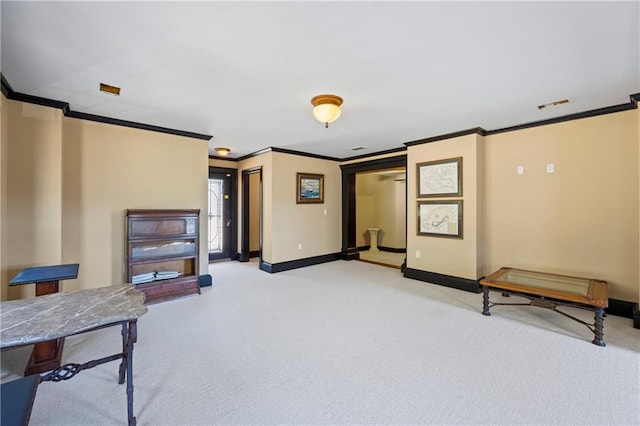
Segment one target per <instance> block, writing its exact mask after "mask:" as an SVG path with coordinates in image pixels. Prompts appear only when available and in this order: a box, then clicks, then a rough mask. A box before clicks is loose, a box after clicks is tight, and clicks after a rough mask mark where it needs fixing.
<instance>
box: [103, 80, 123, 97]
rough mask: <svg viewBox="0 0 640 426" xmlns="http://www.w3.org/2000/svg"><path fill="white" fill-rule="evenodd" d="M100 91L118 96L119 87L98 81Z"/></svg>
mask: <svg viewBox="0 0 640 426" xmlns="http://www.w3.org/2000/svg"><path fill="white" fill-rule="evenodd" d="M100 91H101V92H105V93H110V94H112V95H116V96H120V88H119V87H116V86H110V85H108V84H104V83H100Z"/></svg>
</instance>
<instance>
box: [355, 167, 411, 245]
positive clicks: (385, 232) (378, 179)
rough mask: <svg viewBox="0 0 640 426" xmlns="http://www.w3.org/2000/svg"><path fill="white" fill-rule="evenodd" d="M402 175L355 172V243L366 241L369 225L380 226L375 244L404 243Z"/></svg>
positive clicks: (367, 241)
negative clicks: (400, 177)
mask: <svg viewBox="0 0 640 426" xmlns="http://www.w3.org/2000/svg"><path fill="white" fill-rule="evenodd" d="M399 176H402V178H403V179H404V175H382V174H377V173H358V174H357V175H356V245H357V246H358V247H361V246H365V245H369V244H370V241H369V240H370V237H369V232H368V228H380V233H379V235H378V245H380V246H383V247H389V248H405V247H406V229H405V226H406V221H405V218H406V205H407V202H406V195H405V194H406V188H405V186H406V182H398V181H396V178H398V177H399Z"/></svg>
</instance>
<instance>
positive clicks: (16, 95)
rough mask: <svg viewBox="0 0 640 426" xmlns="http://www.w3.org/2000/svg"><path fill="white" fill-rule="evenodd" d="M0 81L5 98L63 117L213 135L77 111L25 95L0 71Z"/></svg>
mask: <svg viewBox="0 0 640 426" xmlns="http://www.w3.org/2000/svg"><path fill="white" fill-rule="evenodd" d="M0 81H1V85H2V93H3V94H4V95H5V97H6V98H7V99H11V100H14V101H20V102H26V103H30V104H36V105H42V106H46V107H51V108H58V109H61V110H62V113H63V114H64V116H65V117H70V118H78V119H81V120H88V121H95V122H98V123H106V124H113V125H116V126H123V127H130V128H133V129H141V130H148V131H151V132H159V133H166V134H170V135H176V136H184V137H187V138H194V139H201V140H207V141H208V140H210V139H211V138H212V137H213V136H211V135H205V134H202V133H194V132H187V131H185V130H177V129H170V128H167V127H160V126H153V125H150V124H144V123H137V122H134V121H127V120H120V119H118V118H111V117H104V116H102V115H95V114H87V113H84V112H79V111H72V110H71V108H69V103H68V102H62V101H56V100H53V99H47V98H41V97H39V96H32V95H27V94H24V93H20V92H16V91H14V90H13V88H12V87H11V85H10V84H9V82H8V81H7V79H6V78H5V77H4V74H2V73H0Z"/></svg>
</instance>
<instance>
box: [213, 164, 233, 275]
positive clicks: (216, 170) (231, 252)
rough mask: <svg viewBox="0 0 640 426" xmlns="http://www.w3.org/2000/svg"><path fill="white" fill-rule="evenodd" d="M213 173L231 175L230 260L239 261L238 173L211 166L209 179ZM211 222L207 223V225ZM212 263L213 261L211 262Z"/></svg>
mask: <svg viewBox="0 0 640 426" xmlns="http://www.w3.org/2000/svg"><path fill="white" fill-rule="evenodd" d="M211 173H222V174H229V175H231V176H230V177H229V180H230V181H231V188H229V197H230V198H231V199H230V201H231V203H230V204H231V206H230V207H229V208H230V210H231V213H230V216H231V229H230V230H229V234H230V235H229V238H230V239H231V241H230V246H229V251H230V253H229V259H231V260H237V259H238V202H237V199H238V189H237V186H238V184H237V182H238V171H237V170H236V169H227V168H224V167H214V166H209V178H210V177H211ZM208 224H209V222H208V221H207V225H208ZM208 257H209V244H208V241H207V259H208ZM209 262H211V260H209Z"/></svg>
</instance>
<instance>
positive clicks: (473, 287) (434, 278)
mask: <svg viewBox="0 0 640 426" xmlns="http://www.w3.org/2000/svg"><path fill="white" fill-rule="evenodd" d="M404 277H405V278H411V279H414V280H419V281H424V282H428V283H432V284H438V285H442V286H445V287H452V288H457V289H458V290H464V291H470V292H473V293H479V292H480V284H479V283H478V281H475V280H470V279H467V278H460V277H453V276H451V275H443V274H438V273H436V272H429V271H421V270H419V269H413V268H407V267H405V268H404Z"/></svg>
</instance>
